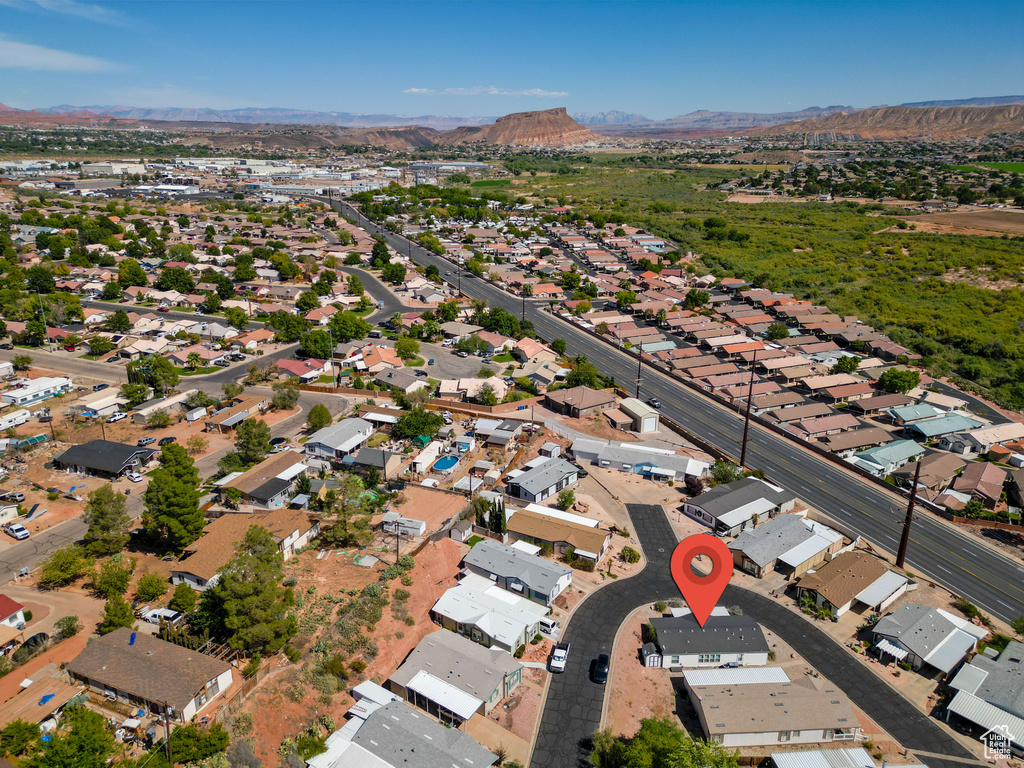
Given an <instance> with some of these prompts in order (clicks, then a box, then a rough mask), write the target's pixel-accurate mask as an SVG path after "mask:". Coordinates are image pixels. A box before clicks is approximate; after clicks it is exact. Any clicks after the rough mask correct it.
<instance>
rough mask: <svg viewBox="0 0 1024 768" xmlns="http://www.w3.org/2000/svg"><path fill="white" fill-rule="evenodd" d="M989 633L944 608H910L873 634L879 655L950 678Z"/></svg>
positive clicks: (899, 611)
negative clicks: (936, 671) (933, 670)
mask: <svg viewBox="0 0 1024 768" xmlns="http://www.w3.org/2000/svg"><path fill="white" fill-rule="evenodd" d="M988 632H989V631H988V629H986V628H985V627H978V626H976V625H974V624H972V623H971V622H969V621H967V620H966V619H963V618H961V617H960V616H955V615H954V614H952V613H949V612H948V611H944V610H942V609H941V608H930V607H928V606H924V605H916V604H909V605H903V606H900V607H899V608H897V609H896V610H895V611H894V612H893V613H890V614H889V615H888V616H884V617H883V618H882V619H881V620H880V621H879V622H878V623H877V624H875V626H874V629H872V630H871V638H872V642H874V644H875V651H876V652H877V653H878V655H879V657H880V658H882V659H883V660H884V659H885V658H886V657H889V658H892V659H894V660H895V661H897V662H904V663H908V664H910V665H911V666H913V668H914V669H916V670H920V669H921V668H922V667H928V668H931V669H937V670H939V671H940V672H942V673H943V674H946V675H948V674H949V673H950V672H952V671H953V670H954V669H956V668H957V667H959V666H960V664H961V662H963V660H964V659H965V658H967V656H968V655H969V654H971V653H973V652H974V650H975V648H976V647H977V645H978V641H979V640H983V639H984V638H985V637H986V636H987V635H988Z"/></svg>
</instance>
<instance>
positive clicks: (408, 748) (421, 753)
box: [352, 701, 498, 768]
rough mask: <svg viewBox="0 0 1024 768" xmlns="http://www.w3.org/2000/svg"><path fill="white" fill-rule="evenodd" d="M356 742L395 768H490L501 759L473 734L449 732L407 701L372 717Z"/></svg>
mask: <svg viewBox="0 0 1024 768" xmlns="http://www.w3.org/2000/svg"><path fill="white" fill-rule="evenodd" d="M352 741H354V742H355V743H356V744H358V745H359V746H361V747H362V748H363V749H365V750H367V751H368V752H372V753H373V754H374V755H376V756H377V757H379V758H381V759H382V760H387V761H388V762H389V763H391V764H392V765H394V766H403V765H408V766H416V768H453V767H454V768H488V766H491V765H494V763H495V762H496V761H497V759H498V756H497V755H496V754H494V753H493V752H491V751H489V750H486V749H484V748H483V747H482V746H480V745H479V744H478V743H477V742H476V741H474V740H473V738H472V737H471V736H469V734H467V733H464V732H463V731H460V730H458V729H457V728H447V727H445V726H443V725H441V724H440V723H439V722H437V721H436V720H432V719H431V718H430V716H429V715H427V714H426V713H423V712H417V711H416V710H414V709H412V707H410V706H409V705H408V704H406V703H405V702H403V701H392V702H391V703H390V704H385V705H384V706H383V707H381V708H380V709H378V710H375V711H374V712H373V713H371V714H370V716H369V717H368V718H367V719H366V722H365V723H363V724H362V725H361V726H360V727H359V730H358V731H356V734H355V736H353V737H352Z"/></svg>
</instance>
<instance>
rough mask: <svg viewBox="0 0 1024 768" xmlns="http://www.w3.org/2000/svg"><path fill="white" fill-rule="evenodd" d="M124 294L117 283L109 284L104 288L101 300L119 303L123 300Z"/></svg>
mask: <svg viewBox="0 0 1024 768" xmlns="http://www.w3.org/2000/svg"><path fill="white" fill-rule="evenodd" d="M123 293H124V291H123V290H122V289H121V286H120V285H118V284H117V283H107V284H105V285H104V286H103V292H102V293H101V294H100V298H101V299H103V300H104V301H117V300H118V299H120V298H121V295H122V294H123Z"/></svg>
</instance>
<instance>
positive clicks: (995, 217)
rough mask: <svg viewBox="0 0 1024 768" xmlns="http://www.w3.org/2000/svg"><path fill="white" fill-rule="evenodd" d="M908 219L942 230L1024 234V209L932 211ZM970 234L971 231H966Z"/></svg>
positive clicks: (919, 227)
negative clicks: (969, 230)
mask: <svg viewBox="0 0 1024 768" xmlns="http://www.w3.org/2000/svg"><path fill="white" fill-rule="evenodd" d="M908 221H913V222H917V223H918V229H919V230H920V229H922V227H921V226H920V225H921V224H931V225H940V226H942V227H943V229H942V230H937V231H949V232H954V231H962V230H964V229H974V230H989V231H990V232H999V233H1006V234H1011V235H1024V211H1009V210H994V211H993V210H981V211H953V212H951V213H931V214H928V215H926V216H912V217H910V218H909V219H908ZM964 234H970V233H964Z"/></svg>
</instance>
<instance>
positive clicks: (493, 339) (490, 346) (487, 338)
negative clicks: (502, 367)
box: [474, 331, 516, 355]
mask: <svg viewBox="0 0 1024 768" xmlns="http://www.w3.org/2000/svg"><path fill="white" fill-rule="evenodd" d="M474 335H475V336H476V337H477V338H478V339H480V340H481V341H482V342H483V343H484V350H485V351H487V352H490V353H491V354H493V355H498V354H501V353H502V352H507V351H508V350H510V349H512V345H513V344H515V341H516V340H515V339H511V338H509V337H508V336H502V335H501V334H500V333H494V332H492V331H480V332H479V333H477V334H474Z"/></svg>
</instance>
